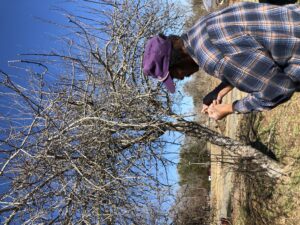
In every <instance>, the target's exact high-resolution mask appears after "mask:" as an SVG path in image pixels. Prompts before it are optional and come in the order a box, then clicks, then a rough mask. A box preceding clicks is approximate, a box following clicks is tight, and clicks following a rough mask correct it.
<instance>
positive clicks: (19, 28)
mask: <svg viewBox="0 0 300 225" xmlns="http://www.w3.org/2000/svg"><path fill="white" fill-rule="evenodd" d="M59 2H61V1H57V0H42V1H41V0H1V1H0V28H1V41H0V68H2V69H3V70H5V71H7V70H8V66H7V61H9V60H14V59H16V58H17V54H19V53H28V52H34V51H43V50H44V51H46V50H49V49H51V48H52V47H54V46H55V44H56V42H55V39H54V38H53V37H54V36H57V35H59V34H60V33H61V31H60V30H59V29H57V27H56V26H55V25H52V24H49V23H46V22H42V21H40V20H39V19H37V18H36V17H41V18H44V19H47V20H52V21H56V22H60V23H63V22H65V21H66V19H65V18H63V17H62V16H61V15H59V14H58V13H57V12H54V11H53V10H50V9H51V8H53V7H54V6H55V5H58V4H59Z"/></svg>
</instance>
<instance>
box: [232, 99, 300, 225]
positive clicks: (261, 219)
mask: <svg viewBox="0 0 300 225" xmlns="http://www.w3.org/2000/svg"><path fill="white" fill-rule="evenodd" d="M299 102H300V94H296V95H295V96H294V97H293V98H292V100H290V101H289V102H288V103H286V104H283V105H281V106H279V107H277V108H276V109H273V110H271V111H268V112H264V113H259V114H257V115H256V116H252V117H248V118H246V120H245V121H246V122H245V121H244V122H243V123H242V127H241V130H243V131H244V134H242V133H243V132H241V135H247V134H248V135H249V130H252V135H249V138H248V139H249V141H251V142H252V143H260V145H256V146H257V147H259V146H263V147H264V149H262V150H266V149H267V150H268V151H272V153H274V156H275V157H276V158H277V159H278V160H279V162H280V163H282V164H283V165H285V168H286V173H287V176H283V177H281V178H280V179H277V180H272V179H269V178H267V177H265V176H263V175H262V174H251V173H249V174H247V176H245V175H242V176H243V178H242V179H241V177H239V176H237V178H236V179H237V180H239V182H240V186H239V187H240V188H241V187H244V188H245V194H244V196H243V199H241V201H240V203H241V204H240V205H239V206H238V207H239V209H240V211H241V212H240V213H239V218H236V220H237V221H244V224H249V225H250V224H251V225H254V224H258V225H259V224H274V225H276V224H278V225H279V224H280V225H281V224H289V225H293V224H294V225H299V221H300V215H299V213H298V212H300V137H299V134H300V116H299V115H300V106H299ZM249 121H250V122H249ZM245 130H248V132H245ZM245 133H246V134H245ZM240 191H244V190H240ZM247 221H250V222H247ZM239 224H242V223H240V222H239Z"/></svg>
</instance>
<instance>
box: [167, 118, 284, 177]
mask: <svg viewBox="0 0 300 225" xmlns="http://www.w3.org/2000/svg"><path fill="white" fill-rule="evenodd" d="M168 126H169V129H170V130H174V131H178V132H182V133H185V134H186V135H188V136H192V137H197V138H200V139H203V140H205V141H208V142H210V143H212V144H214V145H217V146H220V147H224V148H226V149H228V150H229V151H231V152H233V153H234V154H236V155H240V156H241V157H242V158H248V159H249V160H251V162H253V163H254V164H257V165H259V166H260V167H261V168H262V169H264V170H265V171H266V173H267V174H268V175H269V176H270V177H279V176H281V175H284V173H283V167H282V165H280V163H279V162H278V161H276V160H274V159H272V158H270V157H269V156H267V155H265V154H263V153H262V152H260V151H259V150H258V149H255V148H253V147H252V146H250V145H245V144H243V143H241V142H239V141H236V140H233V139H231V138H229V137H226V136H223V135H221V134H219V133H217V132H215V131H213V130H211V129H209V128H207V127H205V126H202V125H200V124H198V123H196V122H190V121H185V120H181V121H178V122H175V123H169V124H168Z"/></svg>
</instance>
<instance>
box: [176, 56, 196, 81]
mask: <svg viewBox="0 0 300 225" xmlns="http://www.w3.org/2000/svg"><path fill="white" fill-rule="evenodd" d="M198 69H199V68H198V66H196V64H195V63H193V61H191V60H190V59H187V60H183V61H182V63H180V64H178V65H176V67H173V68H170V74H171V76H172V78H173V79H174V78H175V79H177V80H183V79H184V78H185V77H189V76H191V75H192V74H193V73H195V72H196V71H198Z"/></svg>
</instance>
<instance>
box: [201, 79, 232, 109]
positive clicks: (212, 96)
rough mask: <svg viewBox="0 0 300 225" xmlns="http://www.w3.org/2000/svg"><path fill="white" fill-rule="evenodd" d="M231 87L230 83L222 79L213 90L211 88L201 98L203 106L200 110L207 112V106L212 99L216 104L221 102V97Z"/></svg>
mask: <svg viewBox="0 0 300 225" xmlns="http://www.w3.org/2000/svg"><path fill="white" fill-rule="evenodd" d="M232 89H233V87H232V86H231V85H230V84H228V83H227V82H224V81H222V82H221V83H220V84H219V85H218V86H217V87H216V88H215V89H214V90H212V91H211V92H210V93H208V94H207V95H206V96H205V97H204V98H203V106H202V110H201V112H202V113H207V109H208V106H209V105H211V104H212V103H213V101H214V100H216V102H217V103H218V104H220V103H222V99H223V97H224V96H225V95H226V94H228V93H229V92H230V91H231V90H232Z"/></svg>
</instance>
